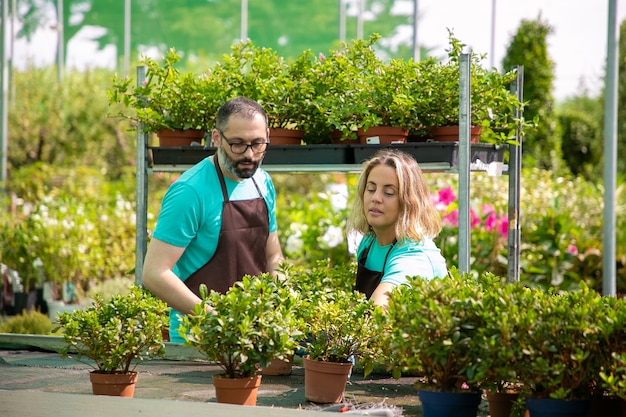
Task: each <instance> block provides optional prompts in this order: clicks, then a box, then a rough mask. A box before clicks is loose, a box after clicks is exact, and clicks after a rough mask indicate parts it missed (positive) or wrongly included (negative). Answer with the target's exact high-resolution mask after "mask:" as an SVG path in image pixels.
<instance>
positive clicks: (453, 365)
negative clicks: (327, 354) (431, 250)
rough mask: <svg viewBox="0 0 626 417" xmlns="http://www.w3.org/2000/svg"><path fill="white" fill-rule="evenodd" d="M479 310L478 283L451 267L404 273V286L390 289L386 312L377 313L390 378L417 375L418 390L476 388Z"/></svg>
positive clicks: (480, 318) (480, 315) (480, 314)
mask: <svg viewBox="0 0 626 417" xmlns="http://www.w3.org/2000/svg"><path fill="white" fill-rule="evenodd" d="M481 309H482V307H481V288H480V286H479V285H478V283H477V282H476V281H474V280H473V279H472V278H471V277H470V276H469V275H468V274H461V273H459V271H458V270H456V269H455V268H453V269H451V270H450V274H449V276H448V277H445V278H435V279H432V280H425V279H423V278H421V277H419V276H415V277H412V278H409V285H404V286H400V287H397V288H394V290H393V291H392V292H391V294H390V300H389V305H388V308H387V310H386V312H385V313H382V312H378V313H377V315H376V324H377V327H378V329H379V331H378V334H379V335H381V336H380V338H379V339H378V340H377V345H378V346H380V347H382V348H383V349H384V350H383V349H379V352H386V353H385V355H386V360H387V363H388V364H389V365H392V366H393V367H394V369H393V374H394V376H395V377H399V376H400V374H401V372H411V373H415V374H418V375H421V376H422V377H423V379H422V380H421V382H420V384H419V386H420V387H421V388H423V389H427V390H435V391H448V392H456V391H458V392H464V391H465V392H466V391H468V389H469V390H472V391H476V390H477V387H475V386H472V385H470V384H471V381H472V380H471V377H472V376H473V373H474V372H475V367H474V366H475V363H474V360H473V359H474V358H473V356H472V355H473V354H474V352H476V350H477V349H476V345H475V340H474V336H475V334H476V329H477V328H479V327H480V326H481V325H482V324H483V315H482V313H481ZM373 359H374V358H372V361H373ZM383 359H384V358H383Z"/></svg>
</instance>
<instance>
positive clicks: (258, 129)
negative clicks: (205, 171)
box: [213, 114, 268, 180]
mask: <svg viewBox="0 0 626 417" xmlns="http://www.w3.org/2000/svg"><path fill="white" fill-rule="evenodd" d="M213 142H214V143H215V144H217V146H218V150H217V151H218V157H219V160H220V166H221V167H222V168H223V169H224V171H225V173H226V175H227V176H228V177H230V178H231V179H234V180H241V179H243V178H250V177H252V176H253V175H254V173H255V172H256V170H257V169H258V168H259V166H260V165H261V162H262V161H263V157H264V156H265V152H261V153H257V152H255V151H254V150H253V148H252V147H250V146H245V145H254V144H264V143H266V142H268V131H267V126H266V124H265V119H264V118H263V116H261V115H260V114H257V115H255V116H254V118H253V119H246V118H243V117H240V116H239V115H232V116H231V117H230V119H229V121H228V127H227V128H226V129H224V130H222V131H221V132H220V131H219V130H216V129H214V130H213ZM242 145H243V146H242ZM244 146H245V150H244V151H243V153H238V152H241V150H240V149H237V148H243V147H244ZM257 146H260V145H257ZM260 147H261V148H262V146H260Z"/></svg>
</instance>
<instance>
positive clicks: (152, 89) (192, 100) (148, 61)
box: [107, 48, 224, 146]
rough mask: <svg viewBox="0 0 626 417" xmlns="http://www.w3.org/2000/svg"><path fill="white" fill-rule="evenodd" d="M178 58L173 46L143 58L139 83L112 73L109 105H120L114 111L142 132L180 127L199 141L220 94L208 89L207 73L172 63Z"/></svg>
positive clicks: (179, 129) (217, 91) (209, 126)
mask: <svg viewBox="0 0 626 417" xmlns="http://www.w3.org/2000/svg"><path fill="white" fill-rule="evenodd" d="M180 59H181V56H180V55H179V54H178V53H177V52H176V50H175V49H174V48H171V49H169V50H168V52H167V53H166V55H165V56H164V57H163V59H162V61H160V62H159V61H156V60H154V59H152V58H149V57H147V58H144V59H143V60H142V62H141V63H140V64H141V65H145V66H146V75H145V80H144V82H143V83H141V84H140V85H136V84H137V82H136V80H134V79H132V78H119V77H117V76H115V77H114V78H113V84H112V87H111V88H110V89H109V90H108V92H107V93H108V96H109V105H111V106H114V105H119V104H121V105H123V108H122V110H120V111H119V112H118V114H117V115H118V116H121V117H125V118H128V119H130V120H132V121H133V122H134V127H135V128H137V127H139V126H141V129H142V130H143V131H144V132H145V133H157V134H162V135H167V134H168V133H170V134H171V132H176V131H181V132H185V133H187V134H188V135H189V134H190V135H192V136H193V139H195V140H196V141H201V140H202V138H203V136H204V134H205V132H206V131H208V130H210V129H211V128H212V125H213V119H214V117H215V114H216V113H217V109H218V108H219V106H220V105H221V104H222V103H223V101H224V99H223V95H222V94H219V92H220V90H219V89H215V88H212V89H211V90H210V91H209V89H210V88H211V87H214V84H211V83H209V82H208V75H207V74H194V73H191V72H181V71H180V70H179V69H178V67H177V66H176V64H177V63H178V62H179V61H180ZM129 111H130V112H131V114H128V112H129ZM170 146H172V145H170Z"/></svg>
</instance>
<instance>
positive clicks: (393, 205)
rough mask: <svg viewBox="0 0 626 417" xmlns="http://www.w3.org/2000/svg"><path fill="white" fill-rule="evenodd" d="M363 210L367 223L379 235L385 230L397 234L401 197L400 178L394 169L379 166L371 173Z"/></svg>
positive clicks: (366, 186)
mask: <svg viewBox="0 0 626 417" xmlns="http://www.w3.org/2000/svg"><path fill="white" fill-rule="evenodd" d="M363 210H364V211H365V218H366V219H367V222H368V223H369V225H370V226H372V229H374V232H375V233H376V234H377V235H379V234H380V233H382V232H384V231H385V230H391V231H393V232H394V234H395V225H396V222H397V221H398V215H399V213H400V196H399V187H398V176H397V175H396V172H395V170H394V169H393V168H392V167H390V166H387V165H378V166H376V167H374V168H373V169H372V170H371V171H370V173H369V176H368V177H367V183H366V184H365V192H364V195H363Z"/></svg>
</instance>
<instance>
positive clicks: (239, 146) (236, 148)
mask: <svg viewBox="0 0 626 417" xmlns="http://www.w3.org/2000/svg"><path fill="white" fill-rule="evenodd" d="M218 132H220V135H221V136H222V138H223V139H224V140H225V141H226V143H228V146H230V150H231V152H232V153H234V154H242V153H246V151H247V150H248V148H251V149H252V152H254V153H264V152H265V151H266V150H267V145H269V144H270V143H269V142H257V143H249V144H248V143H238V142H236V143H230V142H229V141H228V138H227V137H226V136H224V132H222V131H221V130H218Z"/></svg>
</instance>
